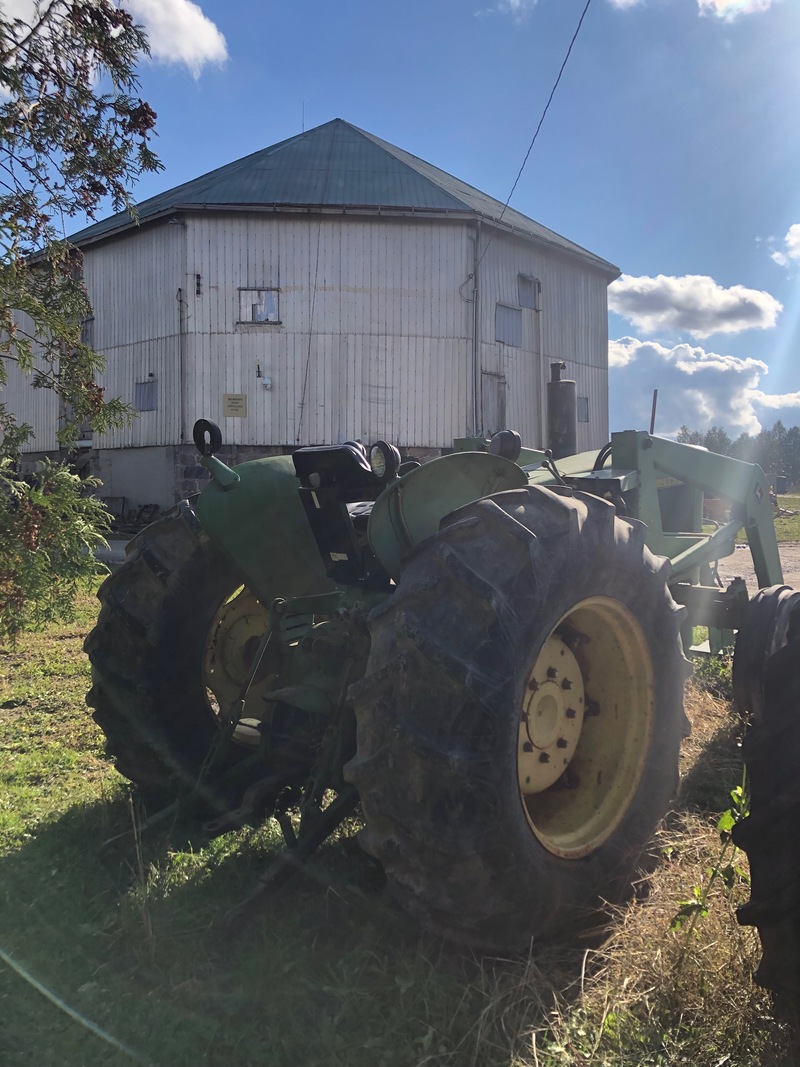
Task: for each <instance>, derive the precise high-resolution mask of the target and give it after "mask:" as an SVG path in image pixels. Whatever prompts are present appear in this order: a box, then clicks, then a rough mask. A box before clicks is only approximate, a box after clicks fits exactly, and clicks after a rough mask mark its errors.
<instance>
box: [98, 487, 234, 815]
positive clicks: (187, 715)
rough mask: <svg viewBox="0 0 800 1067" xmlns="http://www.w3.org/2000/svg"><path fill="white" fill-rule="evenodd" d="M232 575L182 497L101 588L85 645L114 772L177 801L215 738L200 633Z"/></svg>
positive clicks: (137, 540) (133, 545) (131, 545)
mask: <svg viewBox="0 0 800 1067" xmlns="http://www.w3.org/2000/svg"><path fill="white" fill-rule="evenodd" d="M234 585H235V577H234V575H233V572H232V569H231V567H230V565H229V564H228V563H227V561H226V560H225V559H224V558H223V557H222V555H221V553H220V552H219V551H218V550H217V549H216V548H214V546H213V545H212V544H211V542H210V541H209V539H208V538H207V536H206V535H205V534H204V533H203V531H202V529H201V527H200V524H199V522H198V520H197V517H196V516H195V514H194V510H193V508H192V507H191V505H190V504H189V503H187V502H186V501H181V502H180V503H179V504H177V505H176V506H175V507H174V508H173V509H172V510H171V511H170V512H169V513H168V514H167V515H165V516H164V517H163V518H161V519H159V520H157V521H156V522H154V523H153V524H151V525H150V526H148V527H146V528H145V529H144V530H143V531H141V532H140V533H139V534H137V535H136V537H134V538H133V540H132V541H131V542H130V543H129V544H128V546H127V550H126V559H125V562H124V563H123V564H122V565H121V566H120V567H119V568H118V570H116V571H115V572H113V573H112V574H111V575H110V576H109V577H108V578H107V579H106V581H105V582H104V583H103V585H102V586H101V587H100V590H99V592H98V598H99V600H100V604H101V608H100V614H99V617H98V620H97V623H96V625H95V627H94V629H93V630H92V631H91V633H90V634H89V635H88V636H87V638H86V641H85V643H84V648H85V651H86V652H87V654H88V656H89V659H90V661H91V664H92V688H91V690H90V691H89V693H88V694H87V698H86V700H87V703H88V704H89V706H90V707H92V708H93V717H94V719H95V721H96V722H97V723H98V725H99V726H100V728H101V729H102V730H103V732H104V734H105V736H106V751H107V753H108V755H109V756H111V757H113V759H114V761H115V763H116V766H117V769H118V770H119V771H120V772H121V773H122V774H124V775H125V776H126V777H128V778H130V779H131V780H132V781H133V782H135V783H136V784H137V785H139V786H142V787H144V788H145V789H148V790H157V791H158V792H159V793H160V794H163V795H165V796H169V795H177V794H178V793H179V792H180V791H181V790H182V789H183V788H184V787H185V785H186V784H187V783H188V782H190V781H193V780H194V777H196V774H197V771H198V770H199V767H200V765H201V763H202V760H203V759H204V757H205V755H206V753H207V752H208V747H209V745H210V743H211V741H212V740H213V737H214V735H215V733H216V726H215V724H214V720H213V717H212V715H211V712H210V710H209V708H208V706H207V704H206V703H205V699H204V692H203V689H202V685H203V683H202V672H201V668H200V663H199V655H200V653H201V651H202V643H203V640H202V639H203V633H202V632H201V630H202V627H203V626H204V625H205V626H207V625H208V623H209V622H210V619H209V618H205V619H204V618H203V617H202V616H203V613H204V612H205V616H208V614H209V612H210V611H212V608H213V607H214V606H218V605H219V603H220V601H221V599H222V598H223V597H224V596H225V595H226V592H230V591H231V589H232V588H233V586H234Z"/></svg>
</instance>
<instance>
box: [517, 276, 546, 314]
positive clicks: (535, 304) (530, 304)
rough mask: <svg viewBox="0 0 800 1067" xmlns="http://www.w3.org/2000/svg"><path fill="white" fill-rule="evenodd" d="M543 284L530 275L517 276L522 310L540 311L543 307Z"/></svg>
mask: <svg viewBox="0 0 800 1067" xmlns="http://www.w3.org/2000/svg"><path fill="white" fill-rule="evenodd" d="M541 293H542V283H541V282H540V281H539V279H538V278H532V277H531V276H530V275H529V274H518V275H517V299H518V302H519V306H520V307H521V308H533V310H534V311H538V310H539V308H540V306H541V299H540V298H541Z"/></svg>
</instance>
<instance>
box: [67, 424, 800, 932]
mask: <svg viewBox="0 0 800 1067" xmlns="http://www.w3.org/2000/svg"><path fill="white" fill-rule="evenodd" d="M195 442H196V444H197V446H198V450H199V451H200V453H201V456H202V459H201V462H202V463H203V465H204V466H205V467H206V468H207V469H208V471H209V473H210V475H211V481H210V483H209V485H208V486H207V488H206V489H205V490H204V491H203V493H202V494H201V495H200V496H199V498H198V499H197V501H196V503H195V504H190V503H188V502H186V501H184V502H182V503H180V504H178V505H177V506H176V507H175V508H174V509H173V510H172V511H171V512H170V513H169V514H168V515H167V516H166V517H164V518H162V519H160V520H158V521H157V522H155V523H154V524H153V525H151V526H149V527H147V528H146V529H145V530H144V531H142V532H141V533H140V534H139V535H138V536H137V537H136V538H134V540H133V541H132V542H131V544H130V545H129V547H128V556H127V560H126V562H125V563H124V564H123V565H122V566H121V567H120V568H119V569H118V570H117V571H116V572H115V573H113V574H112V575H111V576H110V577H109V578H108V579H107V580H106V582H105V583H104V585H103V586H102V588H101V590H100V594H99V595H100V600H101V603H102V608H101V612H100V616H99V619H98V622H97V625H96V627H95V629H94V630H93V631H92V633H91V634H90V635H89V637H88V638H87V641H86V649H87V652H88V654H89V657H90V659H91V662H92V675H93V684H92V689H91V692H90V693H89V696H88V701H89V704H90V705H91V706H92V707H93V708H94V717H95V719H96V720H97V722H98V723H99V725H100V727H101V728H102V730H103V731H104V733H105V735H106V738H107V748H108V752H109V754H110V755H111V756H112V757H113V758H114V760H115V762H116V766H117V768H118V769H119V771H120V772H121V773H122V774H123V775H125V776H127V777H128V778H129V779H130V780H131V781H133V782H135V783H136V784H137V785H138V786H140V787H141V789H142V790H143V791H144V792H145V793H146V794H149V795H151V796H157V797H158V798H160V802H161V803H162V804H172V808H168V809H167V810H168V811H174V810H175V809H176V808H177V809H178V810H179V811H180V812H181V813H183V814H186V815H188V816H191V817H192V818H200V819H202V820H203V821H204V822H205V824H206V827H207V829H208V831H209V832H210V833H221V832H224V831H225V830H228V829H231V828H235V827H238V826H241V825H244V824H247V823H253V822H257V821H259V820H263V819H266V818H269V817H273V818H275V819H276V820H277V821H278V823H279V825H280V827H281V829H282V831H283V834H284V838H285V841H286V854H285V856H284V857H283V858H282V860H280V861H279V862H278V864H276V866H275V867H273V868H272V869H271V870H270V872H268V873H267V874H266V875H265V877H264V879H263V884H267V883H268V882H269V881H270V880H272V879H274V878H275V877H277V876H278V875H279V874H282V873H285V872H286V871H287V870H288V869H289V867H291V866H296V865H297V864H298V863H299V862H302V860H303V859H305V858H306V857H307V856H308V855H309V854H310V853H311V852H312V851H313V850H314V849H315V848H316V847H317V846H318V845H319V844H320V843H321V842H322V841H323V840H324V839H325V838H326V837H327V836H328V835H329V834H330V833H331V831H332V830H333V829H334V828H335V827H336V826H337V825H338V824H339V823H340V822H341V821H342V819H343V818H345V817H346V816H347V815H348V814H349V813H351V812H352V811H353V810H354V809H355V808H356V806H357V805H360V809H361V815H362V818H363V825H364V828H363V829H362V831H361V833H360V841H361V843H362V845H363V847H364V848H365V850H366V851H367V852H368V853H370V854H371V855H372V856H374V857H376V858H377V859H378V860H379V861H380V863H381V865H382V866H383V869H384V871H385V873H386V877H387V881H388V886H389V889H390V891H391V893H392V894H393V895H394V897H396V898H397V900H398V901H399V902H400V903H401V904H402V906H403V907H405V908H406V909H408V911H410V912H412V913H413V914H415V915H417V916H419V918H420V919H421V920H422V921H423V922H424V923H425V924H427V925H428V926H430V927H432V928H434V929H436V930H439V931H441V932H442V933H444V934H445V935H447V936H448V937H450V938H453V939H456V940H458V941H461V942H465V943H468V944H470V945H473V946H475V947H477V948H479V949H485V950H491V951H502V952H516V951H519V950H527V949H528V947H529V946H530V943H531V940H532V939H538V938H541V937H543V936H547V935H551V934H554V933H556V932H559V931H563V930H564V929H566V928H575V927H576V926H578V925H581V924H584V923H587V922H589V921H591V919H592V917H593V916H595V915H596V913H597V910H598V909H599V908H600V907H601V906H602V902H603V901H610V902H614V901H620V900H622V899H624V898H625V897H626V896H627V895H629V894H630V892H631V885H632V883H633V882H634V881H636V879H637V877H638V872H639V871H641V870H642V869H643V866H646V862H647V860H646V857H645V858H643V857H644V856H645V853H646V849H647V845H648V842H649V841H650V839H651V836H652V834H653V831H654V829H655V828H656V826H657V824H658V823H659V821H660V820H661V818H662V817H663V815H664V814H665V812H666V810H667V808H668V805H669V802H670V798H671V797H672V795H673V792H674V789H675V786H676V782H677V774H678V749H679V745H680V742H681V739H682V737H684V736H685V734H686V733H687V720H686V718H685V716H684V712H683V687H684V682H685V680H686V678H687V676H688V675H689V673H690V666H689V663H688V660H687V659H686V656H685V654H684V650H685V649H687V648H688V646H689V644H691V631H692V626H693V625H694V624H696V623H701V624H703V625H706V626H709V627H710V632H711V635H712V636H711V639H712V641H715V640H719V641H720V642H721V641H723V640H724V638H723V635H724V634H725V633H726V632H727V633H730V632H731V631H733V630H739V631H740V649H739V651H737V657H739V660H740V662H739V663H738V665H737V686H738V690H739V692H740V695H741V700H742V702H743V704H744V705H746V706H755V705H756V704H757V703H758V702H760V704H759V706H761V705H763V703H764V701H765V700H766V701H767V702H768V701H769V699H770V695H769V686H770V682H769V679H768V678H767V679H766V680H765V665H766V664H767V663H770V662H774V660H773V656H774V655H775V654H776V652H777V651H778V650H779V649H780V647H782V646H785V645H786V641H787V633H788V632H789V627H788V623H787V619H788V615H787V611H788V610H789V609H788V608H787V601H786V591H785V587H782V586H781V581H782V576H781V568H780V560H779V556H778V549H777V544H776V539H775V533H774V527H773V521H772V513H771V507H770V502H769V495H768V486H767V483H766V480H765V477H764V475H763V473H762V472H761V470H760V469H759V468H758V467H755V466H752V465H749V464H746V463H741V462H738V461H736V460H732V459H727V458H724V457H721V456H716V455H712V454H711V453H708V452H706V451H705V450H703V449H698V448H694V447H691V446H688V445H680V444H675V443H674V442H670V441H666V440H663V439H659V438H657V437H654V436H652V435H650V434H647V433H643V432H635V431H627V432H625V433H619V434H614V435H613V437H612V440H611V442H610V443H609V445H608V446H606V447H605V448H604V449H602V450H601V451H600V453H591V454H582V455H575V456H567V457H564V458H561V459H559V460H557V461H554V460H553V459H552V455H551V454H550V453H547V452H543V451H538V450H534V449H528V448H523V447H522V446H521V443H520V441H519V437H518V435H516V434H514V433H513V432H511V431H503V432H501V433H500V434H497V435H496V436H495V437H494V438H492V440H491V441H490V442H489V441H484V440H482V439H466V440H461V441H457V442H455V448H454V450H453V451H452V453H450V454H448V455H446V456H443V457H441V458H440V459H436V460H433V461H431V462H428V463H425V464H423V465H420V464H419V463H416V462H415V461H407V462H405V463H403V462H401V460H400V455H399V453H398V451H397V449H396V448H394V447H393V446H391V445H388V444H386V443H384V442H379V443H378V444H377V445H375V446H373V447H372V449H370V450H369V451H367V450H366V449H365V448H364V447H363V446H362V445H361V444H359V443H354V442H349V443H346V444H343V445H335V446H326V447H310V448H301V449H299V450H298V451H296V452H295V453H294V454H293V455H292V456H285V457H270V458H264V459H259V460H255V461H252V462H249V463H244V464H242V465H240V466H238V467H235V468H234V469H231V468H229V467H227V466H226V465H225V464H224V463H222V462H221V461H220V459H219V458H218V457H217V456H216V455H215V454H214V453H215V452H216V451H218V448H219V446H220V444H221V438H220V433H219V430H218V429H217V428H216V427H215V426H214V425H213V424H211V423H208V422H205V421H203V420H201V422H199V423H198V424H197V425H196V427H195ZM704 493H705V494H713V495H715V496H721V497H724V498H725V499H726V500H727V501H729V502H730V507H731V517H730V520H729V521H728V522H726V523H724V524H722V525H720V526H718V527H717V528H716V529H714V530H713V532H708V530H705V531H704V529H703V496H704ZM742 531H744V534H745V535H746V537H747V540H748V542H749V545H750V549H751V551H752V555H753V561H754V564H755V569H756V574H757V576H758V582H759V584H760V585H761V586H763V587H765V588H766V590H767V591H766V592H763V593H762V594H760V595H759V597H758V598H756V601H754V602H753V603H752V604H751V603H750V602H749V600H748V594H747V590H746V588H745V586H744V583H743V582H741V581H738V580H737V581H735V582H733V583H731V585H730V586H729V587H728V588H727V589H723V588H721V587H720V586H719V584H718V583H717V582H716V581H715V580H714V576H715V568H714V564H715V561H716V560H717V559H719V558H720V557H722V556H725V555H728V554H729V553H730V552H732V551H733V548H734V545H735V542H736V538H737V535H739V534H740V533H741V532H742ZM790 602H791V603H793V601H791V600H790ZM742 634H747V635H748V636H747V639H746V642H745V643H742V637H741V635H742ZM792 637H793V635H790V644H791V638H792ZM795 644H796V642H795ZM793 647H794V646H793ZM795 766H796V763H795ZM158 818H159V816H158V815H156V816H155V817H154V818H153V819H151V820H150V822H151V823H153V824H154V823H157V821H158ZM745 825H746V824H745ZM795 836H796V835H795ZM751 855H752V853H751ZM259 888H263V885H262V886H261V887H257V889H259ZM754 892H755V891H754Z"/></svg>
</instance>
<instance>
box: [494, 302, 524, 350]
mask: <svg viewBox="0 0 800 1067" xmlns="http://www.w3.org/2000/svg"><path fill="white" fill-rule="evenodd" d="M494 339H495V341H500V342H501V343H502V344H504V345H511V346H512V347H513V348H522V311H521V310H520V309H519V308H512V307H509V306H508V305H507V304H497V305H496V306H495V311H494Z"/></svg>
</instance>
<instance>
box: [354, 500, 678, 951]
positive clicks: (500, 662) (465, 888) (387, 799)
mask: <svg viewBox="0 0 800 1067" xmlns="http://www.w3.org/2000/svg"><path fill="white" fill-rule="evenodd" d="M620 555H621V556H622V557H624V558H625V560H627V561H628V566H629V568H630V569H631V571H632V573H635V574H636V576H637V578H638V579H640V580H641V589H637V590H634V592H633V593H632V594H631V595H632V596H633V597H634V599H635V600H636V601H637V602H640V606H641V611H642V613H643V614H646V613H647V612H648V611H649V610H652V611H653V612H655V614H656V615H657V617H658V621H657V622H656V624H655V625H656V627H657V629H658V639H657V643H658V644H659V646H660V655H662V656H663V657H664V660H665V663H664V665H663V670H661V671H660V674H661V677H662V680H663V684H664V686H665V687H666V689H667V690H669V693H670V695H669V697H668V698H667V703H668V704H670V703H671V704H672V705H673V706H674V708H675V709H677V710H676V712H675V714H674V715H672V717H671V721H670V722H668V723H666V724H665V725H664V728H663V733H664V738H665V749H668V750H669V751H668V752H667V754H666V760H667V763H668V764H669V762H670V761H672V765H671V767H668V769H667V770H666V771H665V772H663V774H662V772H661V771H660V770H659V769H658V768H657V766H655V764H656V763H657V761H654V766H653V767H652V768H651V771H652V772H653V773H654V774H655V775H662V778H663V775H664V774H665V775H666V778H667V779H668V782H667V784H665V782H664V781H661V782H660V783H659V786H658V789H657V792H658V793H659V796H658V799H657V801H656V802H655V804H654V805H653V810H655V809H658V810H657V813H656V814H653V811H649V812H648V813H647V814H646V815H644V816H643V818H644V823H646V825H645V826H644V828H643V827H642V825H638V821H639V816H638V814H637V813H634V814H633V815H632V816H631V820H630V821H631V822H632V823H637V825H636V827H635V829H634V830H633V832H632V836H633V837H636V838H637V845H636V848H635V850H634V851H635V855H629V854H627V853H626V849H625V848H624V847H622V848H620V849H618V850H617V853H618V854H617V855H616V856H615V860H614V861H613V862H612V863H611V864H610V865H608V864H607V869H606V870H605V872H604V875H603V879H604V880H603V884H602V893H603V895H604V896H605V897H606V899H609V900H613V899H622V898H623V897H624V896H626V895H627V894H628V892H629V889H630V883H631V879H632V877H633V876H634V874H635V868H636V864H637V860H638V857H639V854H640V852H641V848H642V847H643V845H644V843H645V842H646V840H647V839H648V838H649V836H650V834H651V833H652V831H653V830H654V829H655V826H656V824H657V822H658V820H659V819H660V818H661V817H662V816H663V814H664V813H665V811H666V806H667V803H668V799H669V795H670V793H671V790H672V789H673V788H674V786H675V784H676V783H675V778H676V775H677V749H678V745H679V742H680V738H681V737H682V736H683V735H685V733H686V728H685V726H686V719H685V716H684V715H683V712H682V706H683V704H682V690H683V682H684V679H685V677H686V674H687V669H688V668H687V665H686V663H685V660H684V658H683V655H682V651H681V648H680V642H679V628H680V624H681V620H682V615H683V612H682V611H681V610H676V609H675V605H674V602H673V601H672V598H671V597H670V596H669V593H668V590H667V589H666V585H665V578H666V576H667V575H668V569H666V568H665V566H664V564H663V562H662V561H661V560H660V559H659V558H657V557H653V556H651V554H650V553H649V551H648V550H647V549H646V548H645V547H644V531H643V527H642V525H641V524H640V523H638V522H636V521H635V520H627V519H621V518H617V517H616V515H615V511H614V508H613V506H612V505H610V504H608V503H607V502H605V501H603V500H600V499H598V498H594V497H590V496H586V495H584V494H575V495H574V496H573V495H572V494H570V493H568V492H562V493H558V492H554V491H551V490H549V489H543V488H532V489H522V490H512V491H509V492H506V493H502V494H498V495H497V496H495V497H493V498H486V499H484V500H481V501H478V502H476V503H474V504H470V505H468V506H467V507H465V508H462V509H460V510H459V511H458V512H455V513H454V514H453V515H452V516H450V517H448V518H447V519H445V520H444V522H443V524H442V528H441V530H440V531H439V533H438V534H437V535H434V537H433V538H430V539H429V540H428V541H426V542H425V543H423V544H422V545H420V546H418V547H417V548H416V549H415V550H414V552H412V553H411V555H410V557H409V559H408V560H407V562H406V565H405V569H404V572H403V574H402V576H401V578H400V582H399V585H398V589H397V591H396V593H395V595H394V596H393V597H392V599H391V601H390V602H389V603H388V604H387V605H384V606H383V607H381V608H380V609H379V610H378V611H376V612H374V613H373V614H372V616H371V619H370V630H371V634H372V650H371V654H370V660H369V664H368V668H367V673H366V676H365V678H364V679H363V680H362V681H361V682H359V683H357V684H356V685H355V686H353V687H352V688H351V691H350V698H351V701H352V703H353V705H354V708H355V711H356V717H357V722H358V749H357V754H356V756H355V758H354V759H353V760H352V761H351V762H350V763H349V764H348V765H347V767H346V775H347V777H348V778H349V779H350V780H351V781H353V782H354V783H355V784H356V786H357V787H358V789H359V792H360V794H361V800H362V808H363V811H364V816H365V822H366V829H365V830H364V831H362V837H361V841H362V844H363V846H364V847H365V849H366V851H368V852H369V853H371V854H372V855H373V856H375V857H376V858H377V859H379V860H380V862H381V863H382V864H383V866H384V868H385V870H386V873H387V876H388V883H389V888H390V891H391V892H392V893H393V895H394V896H395V897H396V898H397V899H398V901H399V902H400V903H401V905H402V906H403V907H404V908H405V909H406V910H407V911H410V912H411V913H412V914H415V915H416V916H418V917H419V918H420V919H422V921H423V922H425V923H426V924H427V925H428V926H430V927H432V928H434V929H436V930H438V931H440V932H443V933H445V934H446V935H447V936H449V937H451V938H454V939H456V940H460V941H463V942H466V943H469V944H471V945H473V946H476V947H480V948H485V949H489V950H493V951H517V950H519V949H520V948H524V947H525V946H526V945H527V944H529V942H530V938H531V937H534V936H535V937H538V936H544V935H545V934H549V933H552V932H555V931H556V930H557V929H560V928H563V927H564V926H565V925H566V924H575V923H580V922H582V921H584V920H586V919H587V918H588V917H589V916H590V915H592V914H594V912H595V911H596V908H597V907H598V903H599V901H598V889H597V886H596V885H595V886H592V884H591V883H592V879H591V877H588V879H587V884H588V885H589V887H590V888H588V889H586V891H582V890H580V889H579V888H578V889H576V887H575V884H574V882H575V880H574V879H573V880H572V883H571V885H570V890H569V893H570V894H571V897H570V900H569V901H568V902H567V903H565V902H564V901H561V900H559V899H558V897H559V894H560V893H561V888H560V887H559V886H555V885H553V886H548V885H538V886H533V887H531V886H530V885H529V884H519V885H518V884H516V883H517V882H524V878H523V872H520V873H519V876H515V874H514V873H513V862H514V859H513V856H512V852H511V850H510V848H509V840H510V834H508V833H506V830H505V827H504V823H505V822H508V816H507V815H506V808H507V797H506V791H507V784H506V782H505V781H502V782H501V781H498V780H497V774H498V772H497V766H496V761H495V760H494V759H493V758H492V751H493V748H495V747H496V745H497V744H498V743H499V741H498V736H499V734H500V733H502V732H503V729H504V728H503V725H502V723H498V721H497V720H498V716H497V715H496V714H493V713H492V712H493V711H494V709H496V707H497V705H498V703H499V702H500V700H501V699H502V697H503V694H504V693H505V694H506V695H507V693H508V691H509V686H511V685H512V675H513V671H514V662H515V652H516V648H515V646H517V645H518V644H519V642H520V634H521V633H524V631H525V629H526V625H528V624H527V623H526V620H527V619H529V618H532V617H534V618H535V617H536V615H537V613H538V614H542V615H546V610H547V605H548V603H549V601H550V600H551V598H552V597H553V596H554V594H555V592H556V590H555V589H554V583H558V581H559V578H560V577H563V575H564V573H565V570H567V571H568V569H569V567H570V566H571V561H572V560H575V561H577V562H576V566H577V567H578V568H579V569H581V568H582V570H583V573H586V574H588V573H589V572H590V571H591V569H592V567H593V566H594V565H595V563H596V564H597V565H598V566H604V565H610V561H611V560H612V558H617V557H618V556H620ZM528 628H529V625H528ZM548 632H549V631H548ZM640 839H641V840H640ZM615 864H616V866H617V867H618V869H612V868H613V867H614V866H615ZM592 865H593V861H592V860H591V859H589V860H582V861H579V866H582V867H584V868H591V867H592ZM504 868H505V871H504ZM579 880H580V879H578V881H579Z"/></svg>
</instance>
